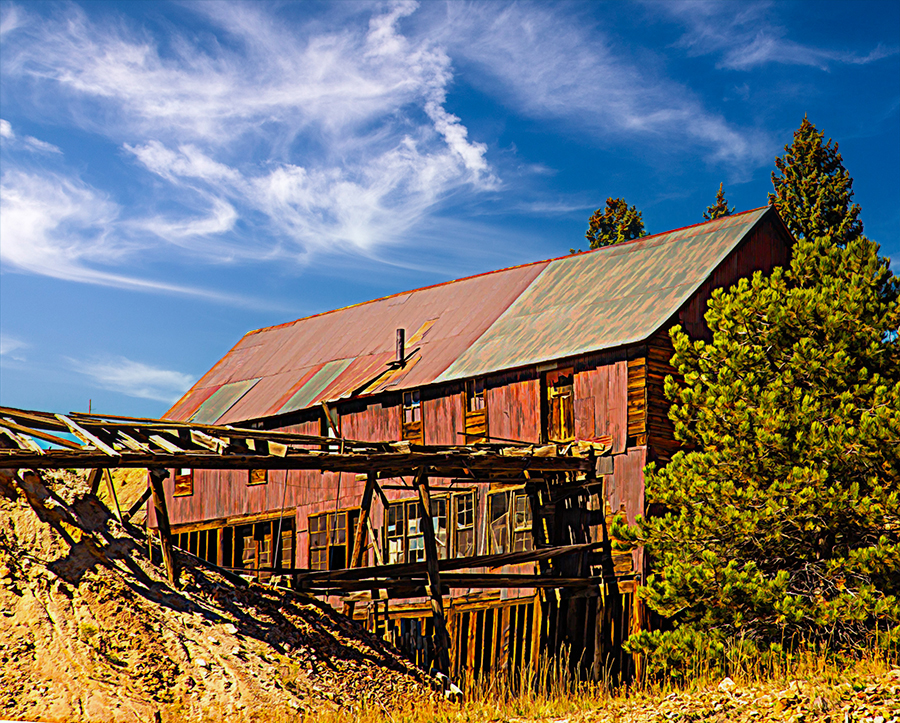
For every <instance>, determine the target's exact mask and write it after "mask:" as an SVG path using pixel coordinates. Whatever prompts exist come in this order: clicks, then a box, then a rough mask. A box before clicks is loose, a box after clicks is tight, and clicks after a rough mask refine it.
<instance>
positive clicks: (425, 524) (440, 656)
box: [415, 467, 450, 676]
mask: <svg viewBox="0 0 900 723" xmlns="http://www.w3.org/2000/svg"><path fill="white" fill-rule="evenodd" d="M415 487H416V491H417V492H418V493H419V503H420V504H421V505H422V520H421V523H422V533H423V534H424V537H425V565H426V567H427V571H428V584H427V585H426V589H427V591H428V594H429V595H430V596H431V614H432V618H433V621H434V653H435V659H436V662H437V667H438V671H439V672H441V673H443V674H444V675H448V676H449V675H450V636H449V635H448V633H447V624H446V622H445V620H444V602H443V598H442V596H441V578H440V573H439V571H438V554H437V541H436V540H435V538H434V521H433V517H432V516H431V494H430V493H429V491H428V477H427V476H426V474H425V468H424V467H421V468H419V471H418V473H417V474H416V479H415Z"/></svg>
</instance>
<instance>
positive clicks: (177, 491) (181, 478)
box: [172, 467, 194, 497]
mask: <svg viewBox="0 0 900 723" xmlns="http://www.w3.org/2000/svg"><path fill="white" fill-rule="evenodd" d="M179 472H180V473H181V474H179ZM185 473H187V474H185ZM172 478H173V485H172V497H190V496H191V495H193V494H194V470H193V469H188V468H187V467H179V468H177V469H173V470H172Z"/></svg>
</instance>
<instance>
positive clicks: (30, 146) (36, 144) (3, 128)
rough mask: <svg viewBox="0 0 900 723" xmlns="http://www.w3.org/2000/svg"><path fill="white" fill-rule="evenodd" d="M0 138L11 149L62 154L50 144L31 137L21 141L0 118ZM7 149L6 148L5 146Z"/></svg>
mask: <svg viewBox="0 0 900 723" xmlns="http://www.w3.org/2000/svg"><path fill="white" fill-rule="evenodd" d="M0 138H5V139H6V143H7V144H11V145H12V146H13V147H19V148H25V149H27V150H29V151H39V152H41V153H62V151H61V150H60V149H59V148H58V147H57V146H54V145H53V144H52V143H47V142H46V141H42V140H40V139H38V138H34V137H33V136H23V137H22V138H21V139H20V138H19V137H18V136H17V135H16V133H15V131H13V127H12V124H11V123H10V122H9V121H8V120H4V119H2V118H0ZM7 147H8V146H7Z"/></svg>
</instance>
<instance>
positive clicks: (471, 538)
mask: <svg viewBox="0 0 900 723" xmlns="http://www.w3.org/2000/svg"><path fill="white" fill-rule="evenodd" d="M453 508H454V509H453V517H454V522H453V524H454V527H455V528H456V529H455V534H456V542H455V555H456V557H471V556H473V555H474V554H475V492H474V491H472V492H461V493H458V494H455V495H453Z"/></svg>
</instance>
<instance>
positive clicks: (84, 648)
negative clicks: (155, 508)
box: [0, 470, 434, 723]
mask: <svg viewBox="0 0 900 723" xmlns="http://www.w3.org/2000/svg"><path fill="white" fill-rule="evenodd" d="M156 556H157V558H159V550H158V549H157V551H156ZM156 562H157V563H158V562H159V560H158V559H157V560H156ZM179 562H180V564H181V567H182V572H181V576H180V580H179V586H177V587H172V586H170V585H169V584H168V583H167V581H166V580H165V577H164V575H163V573H162V570H161V569H160V567H158V565H154V564H151V562H150V560H149V559H148V553H147V541H146V536H145V535H144V533H143V531H142V530H141V529H139V528H138V527H132V526H131V525H125V526H123V525H121V524H120V523H119V522H118V520H116V519H115V517H113V516H112V514H111V513H110V512H109V510H108V508H107V507H106V506H104V505H103V504H101V503H100V501H99V500H98V499H97V498H96V497H94V496H92V495H90V494H88V490H87V488H86V484H85V482H84V476H83V475H80V474H75V473H69V472H62V473H44V474H43V478H39V477H37V476H36V475H33V474H31V473H28V474H24V475H22V476H19V477H17V478H16V477H14V476H13V474H12V471H10V470H0V719H17V720H41V721H154V720H156V721H199V720H222V719H224V718H226V717H227V718H228V719H230V720H242V721H255V720H266V721H267V723H276V722H277V721H279V720H297V719H304V718H305V719H307V720H314V719H316V718H317V717H318V716H319V714H318V713H317V711H320V712H321V713H322V715H326V716H328V715H330V714H329V713H328V711H331V714H335V713H338V714H339V712H341V711H342V712H344V713H348V714H350V713H352V711H355V710H360V709H366V710H375V711H385V712H389V711H390V710H392V709H395V708H396V707H398V706H402V707H404V708H407V709H413V708H415V707H416V706H417V705H418V704H419V703H422V704H426V703H428V702H430V701H432V700H433V698H434V692H433V691H432V689H431V687H430V685H429V681H428V680H426V679H425V677H424V676H423V674H422V673H421V672H420V671H418V670H417V669H416V668H414V667H413V666H412V665H410V664H409V663H407V662H406V661H404V660H403V658H402V657H401V656H400V655H399V654H398V653H397V652H396V651H393V650H391V649H390V648H388V647H387V646H385V645H384V644H383V643H382V642H381V641H379V640H377V639H376V638H374V637H372V636H370V635H369V634H368V633H365V632H364V631H362V630H361V629H359V628H358V627H357V626H355V625H353V624H352V623H350V622H349V621H347V619H346V618H344V617H342V616H340V615H338V614H336V613H335V612H333V611H332V610H331V609H330V608H328V607H326V606H323V605H321V604H320V603H318V602H317V601H315V600H314V599H312V598H307V597H300V596H298V595H296V594H294V593H291V592H286V591H277V590H273V589H271V588H268V587H263V586H261V585H259V584H256V583H252V584H240V583H241V581H240V580H233V579H226V578H225V577H223V576H222V575H221V574H219V573H217V572H215V571H213V570H210V569H208V568H207V567H204V566H202V565H201V564H200V563H199V562H198V561H196V560H194V559H192V558H190V557H189V556H187V555H183V554H179Z"/></svg>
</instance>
